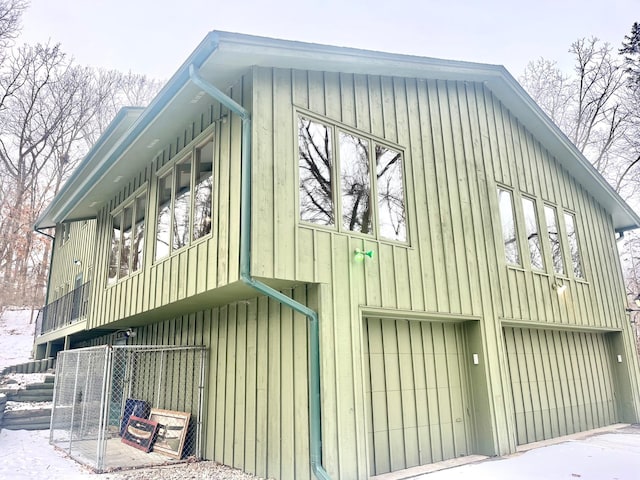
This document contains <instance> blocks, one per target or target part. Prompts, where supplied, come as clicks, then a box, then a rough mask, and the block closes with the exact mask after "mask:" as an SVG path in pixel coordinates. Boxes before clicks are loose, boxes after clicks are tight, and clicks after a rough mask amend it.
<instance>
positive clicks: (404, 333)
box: [364, 318, 473, 475]
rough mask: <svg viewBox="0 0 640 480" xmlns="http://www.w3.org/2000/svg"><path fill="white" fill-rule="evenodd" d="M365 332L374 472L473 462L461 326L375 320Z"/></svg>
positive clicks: (370, 448)
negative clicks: (460, 460) (453, 461)
mask: <svg viewBox="0 0 640 480" xmlns="http://www.w3.org/2000/svg"><path fill="white" fill-rule="evenodd" d="M364 324H365V330H366V335H365V338H366V341H365V346H364V357H365V385H366V394H367V403H368V411H369V415H368V418H367V438H368V443H369V452H370V454H369V462H370V466H369V470H370V472H371V473H372V474H376V475H379V474H382V473H386V472H390V471H395V470H400V469H404V468H409V467H414V466H417V465H424V464H427V463H433V462H438V461H442V460H447V459H450V458H455V457H459V456H464V455H468V454H469V452H470V451H471V450H472V448H473V446H472V444H473V432H472V428H471V425H472V420H471V418H470V413H469V412H470V410H471V409H470V404H469V400H468V396H467V394H468V386H467V374H466V370H465V367H466V363H467V362H466V360H465V357H466V347H465V345H464V343H465V337H464V327H463V325H462V324H453V323H450V324H445V323H437V322H420V321H406V320H391V319H378V318H370V319H365V322H364Z"/></svg>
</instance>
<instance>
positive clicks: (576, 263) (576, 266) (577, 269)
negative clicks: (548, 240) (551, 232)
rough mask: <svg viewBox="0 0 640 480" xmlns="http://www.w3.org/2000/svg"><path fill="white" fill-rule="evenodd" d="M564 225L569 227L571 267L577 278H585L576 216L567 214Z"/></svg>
mask: <svg viewBox="0 0 640 480" xmlns="http://www.w3.org/2000/svg"><path fill="white" fill-rule="evenodd" d="M564 223H565V226H566V227H567V239H568V243H569V254H570V255H571V265H572V266H573V274H574V275H575V277H576V278H584V272H583V271H582V259H581V258H580V248H579V245H578V233H577V232H576V222H575V215H573V214H572V213H566V212H565V214H564Z"/></svg>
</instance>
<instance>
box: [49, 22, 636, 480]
mask: <svg viewBox="0 0 640 480" xmlns="http://www.w3.org/2000/svg"><path fill="white" fill-rule="evenodd" d="M639 226H640V218H639V217H638V215H636V214H635V213H634V212H633V211H632V209H631V208H630V207H629V206H628V205H626V204H625V203H624V201H623V200H622V199H621V198H620V197H619V196H618V195H617V194H616V193H615V192H614V191H613V190H612V189H611V188H610V187H609V185H608V184H607V183H606V182H605V180H604V179H603V178H602V177H601V176H600V175H599V174H598V173H597V172H596V171H595V169H594V168H593V167H592V166H591V165H590V164H589V163H588V161H587V160H586V159H585V158H584V157H583V156H582V154H581V153H580V152H579V151H578V150H577V149H576V147H575V146H574V145H572V144H571V143H570V141H569V140H568V139H567V138H566V137H565V136H564V135H563V134H562V133H561V132H560V130H559V129H558V128H557V127H556V126H555V125H554V124H553V123H552V122H551V120H550V119H549V118H548V117H547V116H546V115H545V114H544V113H543V112H542V110H541V109H540V108H539V107H538V106H537V105H536V104H535V103H534V102H533V101H532V100H531V98H530V97H529V96H528V95H527V94H526V93H525V91H524V90H523V89H522V87H520V85H518V83H517V82H516V81H515V80H514V79H513V77H512V76H511V75H510V74H509V73H508V72H507V71H506V70H505V69H504V68H503V67H501V66H494V65H484V64H475V63H467V62H457V61H447V60H436V59H431V58H420V57H413V56H404V55H395V54H387V53H380V52H371V51H364V50H354V49H348V48H337V47H330V46H324V45H312V44H305V43H298V42H290V41H281V40H274V39H268V38H258V37H252V36H246V35H239V34H230V33H224V32H212V33H210V34H209V35H207V37H206V38H205V39H204V40H203V41H202V43H201V44H200V45H199V46H198V47H197V48H196V50H195V51H194V52H193V53H192V54H191V56H190V57H189V58H188V59H187V60H186V61H185V63H184V64H183V65H182V66H181V67H180V69H179V70H178V71H177V72H176V73H175V74H174V76H173V77H172V78H171V79H170V80H169V82H168V83H167V85H166V86H165V87H164V89H163V90H162V91H161V92H160V93H159V94H158V96H157V97H156V98H155V99H154V100H153V102H152V103H151V104H150V105H149V106H148V107H147V108H145V109H137V108H135V109H134V108H130V109H124V110H123V111H121V112H120V113H119V114H118V115H117V117H116V118H115V119H114V120H113V122H112V123H111V125H110V126H109V127H108V128H107V130H106V131H105V133H104V134H103V135H102V137H101V138H100V139H99V140H98V142H97V143H96V145H95V146H94V147H93V148H92V150H91V151H90V152H89V153H88V155H87V156H86V158H85V159H84V160H83V161H82V163H81V164H80V165H79V167H78V168H77V170H76V171H75V172H74V174H73V176H72V177H71V178H70V179H69V181H68V182H67V183H66V185H65V186H64V187H63V188H62V190H61V192H60V193H59V194H58V195H57V196H56V198H55V199H54V200H53V201H52V203H51V204H50V205H49V207H48V208H47V209H46V211H45V212H44V213H43V214H42V215H41V217H40V218H39V219H38V221H37V225H36V227H37V228H38V229H45V228H52V227H55V229H56V230H55V231H56V233H55V242H54V250H53V252H54V254H53V260H52V264H51V273H50V281H49V286H48V297H47V302H48V305H47V306H46V307H45V309H44V310H43V312H44V314H43V315H42V317H41V332H40V333H41V334H40V335H39V336H38V337H37V339H36V352H37V355H38V357H45V356H49V355H55V354H56V353H57V352H59V351H61V350H62V349H73V348H77V347H82V346H88V345H99V344H103V343H107V342H111V341H112V340H113V337H114V332H116V331H121V330H123V329H129V328H131V329H132V330H133V331H134V332H136V336H135V337H132V338H129V339H128V340H127V341H128V342H130V343H137V344H164V345H206V346H207V348H208V357H207V358H208V365H207V366H208V369H207V376H208V388H207V392H206V409H205V415H206V423H205V431H204V447H205V457H206V458H208V459H212V460H216V461H218V462H221V463H224V464H227V465H231V466H234V467H238V468H241V469H243V470H245V471H248V472H252V473H256V474H258V475H261V476H269V477H274V478H276V479H282V480H286V479H305V478H311V477H313V476H314V474H315V475H316V476H318V478H332V479H366V478H369V477H371V476H375V475H379V474H382V473H385V472H391V471H396V470H402V469H405V468H410V467H414V466H418V465H424V464H429V463H433V462H438V461H441V460H445V459H451V458H454V457H460V456H465V455H471V454H485V455H502V454H508V453H512V452H514V451H515V450H516V447H517V446H518V445H522V444H526V443H531V442H535V441H539V440H543V439H548V438H553V437H558V436H563V435H567V434H571V433H574V432H578V431H583V430H588V429H593V428H597V427H602V426H605V425H610V424H613V423H616V422H637V421H639V420H640V395H639V392H638V382H639V369H638V360H637V357H636V354H635V347H634V342H633V338H632V334H631V330H630V325H629V318H628V315H627V313H626V312H625V306H626V297H625V290H624V286H623V282H622V274H621V267H620V263H619V258H618V252H617V247H616V237H617V234H618V235H619V234H620V233H621V232H624V231H626V230H630V229H634V228H638V227H639Z"/></svg>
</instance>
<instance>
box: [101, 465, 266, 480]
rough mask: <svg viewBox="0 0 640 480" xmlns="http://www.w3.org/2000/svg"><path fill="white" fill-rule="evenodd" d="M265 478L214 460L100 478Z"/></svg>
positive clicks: (175, 479) (152, 479)
mask: <svg viewBox="0 0 640 480" xmlns="http://www.w3.org/2000/svg"><path fill="white" fill-rule="evenodd" d="M209 479H212V480H265V479H264V478H262V477H256V476H253V475H250V474H248V473H245V472H243V471H241V470H236V469H234V468H231V467H227V466H226V465H221V464H219V463H216V462H212V461H201V462H194V463H181V464H178V465H169V466H163V467H153V468H142V469H137V470H127V471H122V472H117V473H108V474H104V475H100V477H99V480H209Z"/></svg>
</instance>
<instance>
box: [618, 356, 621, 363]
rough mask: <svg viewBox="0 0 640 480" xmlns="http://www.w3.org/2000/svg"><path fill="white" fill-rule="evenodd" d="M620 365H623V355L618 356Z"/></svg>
mask: <svg viewBox="0 0 640 480" xmlns="http://www.w3.org/2000/svg"><path fill="white" fill-rule="evenodd" d="M617 360H618V363H622V355H618V356H617Z"/></svg>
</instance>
